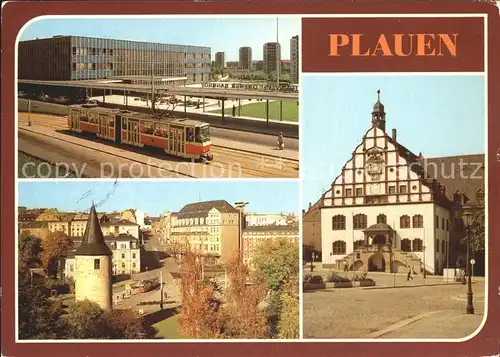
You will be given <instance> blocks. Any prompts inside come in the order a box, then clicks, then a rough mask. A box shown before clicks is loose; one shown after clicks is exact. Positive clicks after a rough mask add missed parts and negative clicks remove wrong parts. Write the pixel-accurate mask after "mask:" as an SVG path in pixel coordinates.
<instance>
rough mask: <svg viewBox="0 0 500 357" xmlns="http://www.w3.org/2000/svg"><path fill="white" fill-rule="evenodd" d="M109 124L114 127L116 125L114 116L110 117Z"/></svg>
mask: <svg viewBox="0 0 500 357" xmlns="http://www.w3.org/2000/svg"><path fill="white" fill-rule="evenodd" d="M109 126H110V127H112V128H113V127H114V126H115V118H113V117H111V118H109Z"/></svg>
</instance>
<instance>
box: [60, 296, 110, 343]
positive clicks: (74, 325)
mask: <svg viewBox="0 0 500 357" xmlns="http://www.w3.org/2000/svg"><path fill="white" fill-rule="evenodd" d="M67 311H68V313H67V315H65V316H64V321H65V323H66V325H67V338H69V339H85V338H111V336H112V331H110V329H108V324H107V322H106V319H105V316H104V311H103V310H102V309H101V308H100V307H99V305H97V304H96V303H94V302H91V301H89V300H85V301H78V302H75V303H74V304H72V305H71V306H69V307H68V310H67Z"/></svg>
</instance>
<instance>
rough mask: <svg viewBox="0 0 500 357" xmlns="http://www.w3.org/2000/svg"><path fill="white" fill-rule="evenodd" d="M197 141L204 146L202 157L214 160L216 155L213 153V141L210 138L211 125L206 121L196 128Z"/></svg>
mask: <svg viewBox="0 0 500 357" xmlns="http://www.w3.org/2000/svg"><path fill="white" fill-rule="evenodd" d="M194 135H195V141H196V142H197V143H199V144H201V146H202V153H201V156H200V159H202V160H203V159H204V160H208V161H212V160H213V159H214V155H213V154H212V142H211V140H210V125H209V124H207V123H204V124H202V125H199V126H197V127H196V128H195V134H194Z"/></svg>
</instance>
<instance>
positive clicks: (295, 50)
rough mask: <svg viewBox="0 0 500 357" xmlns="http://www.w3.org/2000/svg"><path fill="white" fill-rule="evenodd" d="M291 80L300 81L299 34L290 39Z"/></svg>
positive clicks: (293, 81)
mask: <svg viewBox="0 0 500 357" xmlns="http://www.w3.org/2000/svg"><path fill="white" fill-rule="evenodd" d="M290 80H291V82H292V83H295V84H297V83H299V35H297V36H293V37H292V38H291V40H290Z"/></svg>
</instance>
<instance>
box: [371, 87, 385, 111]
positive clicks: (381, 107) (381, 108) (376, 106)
mask: <svg viewBox="0 0 500 357" xmlns="http://www.w3.org/2000/svg"><path fill="white" fill-rule="evenodd" d="M384 109H385V108H384V105H383V104H382V102H381V101H380V89H379V90H377V102H376V103H375V104H374V105H373V113H384V114H385V112H384Z"/></svg>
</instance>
